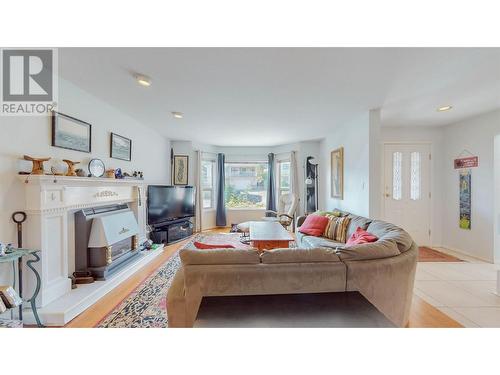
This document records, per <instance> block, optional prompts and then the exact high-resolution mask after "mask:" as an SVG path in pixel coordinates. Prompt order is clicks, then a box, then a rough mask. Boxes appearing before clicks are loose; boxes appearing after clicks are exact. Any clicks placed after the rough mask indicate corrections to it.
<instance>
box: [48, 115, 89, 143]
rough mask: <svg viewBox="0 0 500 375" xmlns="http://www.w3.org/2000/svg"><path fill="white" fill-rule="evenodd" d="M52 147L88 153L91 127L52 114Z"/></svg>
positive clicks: (64, 116) (74, 119)
mask: <svg viewBox="0 0 500 375" xmlns="http://www.w3.org/2000/svg"><path fill="white" fill-rule="evenodd" d="M52 146H54V147H60V148H66V149H68V150H75V151H81V152H89V153H90V152H91V150H92V125H90V124H89V123H87V122H85V121H82V120H78V119H77V118H74V117H71V116H68V115H65V114H62V113H59V112H52Z"/></svg>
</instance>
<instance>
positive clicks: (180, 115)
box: [172, 112, 184, 118]
mask: <svg viewBox="0 0 500 375" xmlns="http://www.w3.org/2000/svg"><path fill="white" fill-rule="evenodd" d="M172 116H174V117H175V118H183V117H184V115H183V114H182V112H172Z"/></svg>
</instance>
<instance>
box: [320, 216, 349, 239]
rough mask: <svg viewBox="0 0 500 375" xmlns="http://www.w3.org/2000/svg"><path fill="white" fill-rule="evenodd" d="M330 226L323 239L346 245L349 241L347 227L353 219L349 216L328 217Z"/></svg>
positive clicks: (327, 227)
mask: <svg viewBox="0 0 500 375" xmlns="http://www.w3.org/2000/svg"><path fill="white" fill-rule="evenodd" d="M327 217H328V220H329V221H328V225H327V226H326V228H325V231H324V232H323V237H326V238H329V239H331V240H334V241H337V242H342V243H345V242H346V241H347V227H348V226H349V222H350V221H351V218H349V217H347V216H341V217H337V216H333V215H327Z"/></svg>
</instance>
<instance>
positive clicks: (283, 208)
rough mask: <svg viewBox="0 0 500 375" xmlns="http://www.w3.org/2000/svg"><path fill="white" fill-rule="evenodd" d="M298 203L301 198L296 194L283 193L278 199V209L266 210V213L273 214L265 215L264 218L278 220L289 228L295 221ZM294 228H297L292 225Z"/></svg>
mask: <svg viewBox="0 0 500 375" xmlns="http://www.w3.org/2000/svg"><path fill="white" fill-rule="evenodd" d="M298 203H299V199H298V197H297V196H296V195H295V194H292V193H287V194H281V195H280V197H279V200H278V209H277V211H273V210H266V214H271V215H272V216H265V217H263V218H262V220H266V221H277V222H279V223H280V224H281V225H283V226H284V227H285V228H288V227H289V226H290V225H294V223H295V220H294V217H295V211H296V210H297V205H298ZM292 229H295V228H293V227H292Z"/></svg>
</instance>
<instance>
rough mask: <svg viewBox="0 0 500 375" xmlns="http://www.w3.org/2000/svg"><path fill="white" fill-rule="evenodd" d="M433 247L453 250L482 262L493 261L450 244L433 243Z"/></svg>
mask: <svg viewBox="0 0 500 375" xmlns="http://www.w3.org/2000/svg"><path fill="white" fill-rule="evenodd" d="M432 247H436V248H440V249H444V250H449V251H451V252H454V253H457V254H458V255H463V256H464V257H468V258H472V259H474V260H478V261H480V262H486V263H492V262H491V261H490V260H488V259H484V258H481V257H478V256H476V255H472V254H470V253H468V252H466V251H464V250H462V249H457V248H455V247H452V246H448V245H433V246H432ZM450 255H453V254H450Z"/></svg>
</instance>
